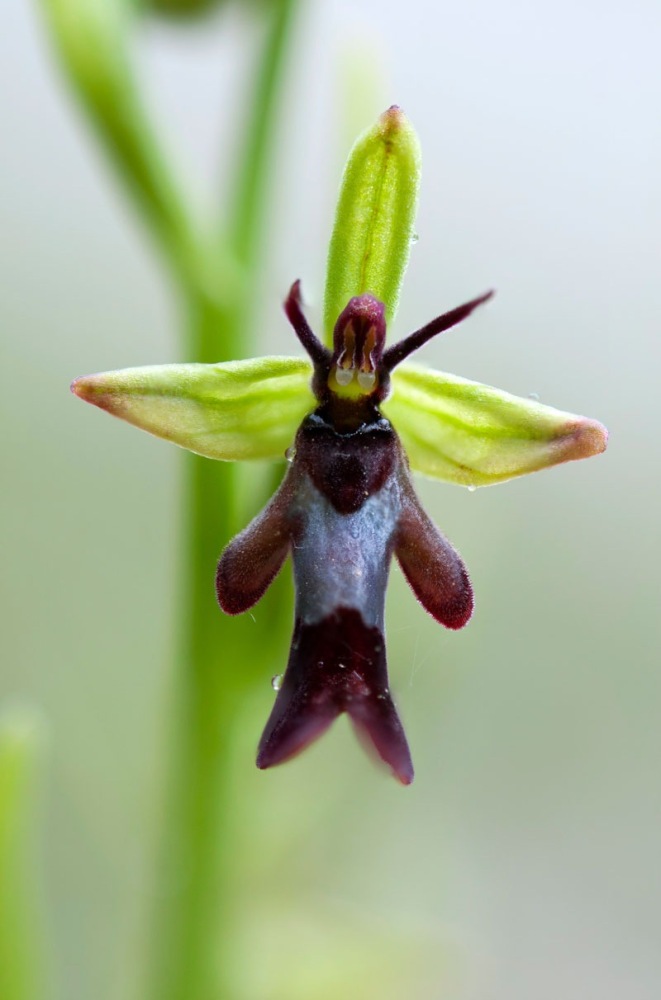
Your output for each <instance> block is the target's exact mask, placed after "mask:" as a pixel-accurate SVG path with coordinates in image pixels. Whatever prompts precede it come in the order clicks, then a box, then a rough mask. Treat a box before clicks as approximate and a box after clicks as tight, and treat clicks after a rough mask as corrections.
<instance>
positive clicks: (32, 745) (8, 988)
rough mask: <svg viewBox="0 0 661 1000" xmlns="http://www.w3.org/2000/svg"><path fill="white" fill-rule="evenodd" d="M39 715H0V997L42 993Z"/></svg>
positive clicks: (20, 998) (23, 998)
mask: <svg viewBox="0 0 661 1000" xmlns="http://www.w3.org/2000/svg"><path fill="white" fill-rule="evenodd" d="M41 736H42V732H41V720H40V718H39V717H38V716H37V715H36V714H35V713H34V712H32V711H31V710H29V709H27V708H25V709H23V708H18V707H17V708H14V709H7V710H5V711H4V712H3V714H2V716H1V717H0V996H1V997H2V1000H37V998H38V997H42V996H43V995H44V982H43V972H44V970H43V968H42V955H43V940H42V935H41V930H42V928H41V913H40V912H39V909H40V908H39V901H38V894H37V877H36V873H35V853H36V852H35V843H34V840H35V826H36V823H35V815H34V813H35V798H36V796H35V772H36V771H38V770H39V768H38V764H39V762H40V761H39V758H40V750H41Z"/></svg>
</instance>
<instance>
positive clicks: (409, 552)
mask: <svg viewBox="0 0 661 1000" xmlns="http://www.w3.org/2000/svg"><path fill="white" fill-rule="evenodd" d="M488 297H489V295H486V296H482V297H481V298H479V299H475V300H474V301H473V302H470V303H468V304H467V305H466V306H461V307H460V308H459V309H455V310H453V312H451V313H447V314H446V315H445V316H442V317H440V318H439V319H437V320H434V321H433V322H432V323H430V324H429V325H428V326H427V327H425V328H423V329H422V330H421V331H418V332H417V333H414V334H412V335H411V336H410V337H408V338H406V340H404V341H402V342H401V343H400V344H396V345H395V346H394V347H391V348H389V349H388V350H386V351H384V342H385V321H384V314H383V306H382V305H381V303H380V302H378V301H377V300H376V299H374V298H372V297H371V296H368V295H364V296H360V297H358V298H355V299H352V300H351V301H350V302H349V304H348V305H347V308H346V309H345V310H344V311H343V313H342V314H341V316H340V317H339V319H338V322H337V325H336V329H335V338H334V350H333V351H332V352H331V351H330V350H328V349H327V348H326V347H324V346H323V344H321V343H320V342H319V341H318V340H317V338H316V337H315V335H314V334H313V333H312V331H311V330H310V328H309V326H308V325H307V322H306V320H305V317H304V316H303V313H302V311H301V308H300V300H299V286H298V283H296V284H295V285H294V286H293V288H292V290H291V292H290V296H289V298H288V300H287V303H286V305H285V308H286V311H287V315H288V316H289V319H290V320H291V322H292V325H293V326H294V329H295V330H296V333H297V334H298V336H299V339H300V340H301V343H302V344H303V346H304V347H305V348H306V350H307V351H308V353H309V354H310V356H311V358H312V360H313V362H314V379H313V389H314V392H315V394H316V396H317V399H318V402H319V406H318V408H317V409H316V411H315V412H314V413H312V414H310V416H308V417H306V419H305V420H304V421H303V423H302V425H301V427H300V428H299V430H298V433H297V435H296V442H295V455H294V460H293V463H292V465H291V467H290V468H289V470H288V472H287V475H286V476H285V479H284V481H283V483H282V485H281V486H280V488H279V490H278V491H277V493H276V494H275V496H274V497H273V498H272V500H271V502H270V503H269V504H268V506H267V507H266V508H265V509H264V510H263V511H262V513H261V514H259V515H258V516H257V517H256V518H255V519H254V521H253V522H252V523H251V524H250V525H249V526H248V527H247V528H246V529H245V531H243V532H241V534H240V535H238V536H237V537H236V538H235V539H234V540H233V541H232V542H231V543H230V544H229V545H228V547H227V548H226V550H225V551H224V553H223V555H222V557H221V559H220V562H219V564H218V572H217V576H216V589H217V594H218V601H219V603H220V606H221V607H222V608H223V610H224V611H226V612H228V613H229V614H238V613H240V612H242V611H246V610H247V609H248V608H250V607H252V605H253V604H255V602H256V601H258V600H259V598H260V597H261V596H262V594H263V593H264V592H265V590H266V589H267V587H268V586H269V584H270V583H271V581H272V580H273V579H274V577H275V576H276V574H277V573H278V571H279V570H280V568H281V566H282V564H283V562H284V560H285V558H286V556H287V554H288V553H290V552H291V555H292V560H293V564H294V578H295V583H296V621H295V626H294V635H293V639H292V645H291V651H290V654H289V661H288V664H287V669H286V672H285V675H284V680H283V683H282V686H281V688H280V690H279V692H278V695H277V697H276V701H275V704H274V706H273V710H272V712H271V715H270V718H269V720H268V722H267V724H266V728H265V730H264V733H263V735H262V739H261V741H260V744H259V751H258V756H257V765H258V767H261V768H266V767H271V766H273V765H274V764H280V763H282V762H283V761H285V760H288V759H289V758H290V757H293V756H294V755H295V754H297V753H298V752H299V751H301V750H303V749H304V748H305V747H306V746H308V745H309V744H310V743H311V742H312V741H313V740H314V739H316V738H317V737H318V736H320V735H321V734H322V733H323V732H324V730H325V729H327V728H328V726H329V725H330V724H331V722H332V721H333V720H334V719H335V718H336V717H337V716H338V715H339V714H340V713H341V712H346V713H347V714H348V716H349V718H350V719H351V721H352V723H353V724H354V726H355V727H356V729H357V731H358V732H359V734H360V735H361V736H362V737H363V738H364V740H365V742H366V743H367V744H368V745H371V746H372V747H373V748H374V750H375V751H376V753H377V754H378V756H379V757H380V758H381V759H382V760H383V761H384V762H385V763H386V764H387V765H389V767H390V768H391V770H392V772H393V774H394V775H395V776H396V777H397V778H398V779H399V780H400V781H401V782H402V783H403V784H405V785H408V784H410V782H411V781H412V780H413V765H412V763H411V756H410V753H409V749H408V745H407V742H406V737H405V735H404V730H403V728H402V724H401V722H400V720H399V716H398V715H397V711H396V709H395V706H394V704H393V701H392V698H391V695H390V692H389V689H388V674H387V666H386V653H385V640H384V602H385V593H386V584H387V580H388V572H389V568H390V561H391V558H392V556H393V554H394V555H395V556H396V557H397V559H398V561H399V563H400V565H401V567H402V570H403V572H404V574H405V576H406V579H407V580H408V582H409V584H410V586H411V588H412V590H413V592H414V593H415V595H416V597H417V598H418V600H419V601H420V603H421V604H422V605H423V607H424V608H425V609H426V610H427V611H428V612H429V613H430V614H431V615H432V616H433V617H434V618H435V619H436V620H437V621H438V622H440V623H441V624H443V625H445V626H446V627H447V628H452V629H457V628H461V627H462V626H463V625H465V624H466V622H467V621H468V620H469V618H470V616H471V614H472V610H473V593H472V589H471V585H470V580H469V578H468V574H467V572H466V569H465V567H464V564H463V562H462V560H461V558H460V557H459V555H458V554H457V552H455V550H454V549H453V547H452V546H451V545H450V543H449V542H448V541H447V539H445V538H444V536H443V535H442V534H441V533H440V532H439V531H438V529H437V528H436V527H435V526H434V525H433V524H432V522H431V520H430V519H429V518H428V517H427V515H426V514H425V512H424V511H423V509H422V507H421V506H420V502H419V501H418V498H417V496H416V494H415V491H414V489H413V484H412V482H411V478H410V473H409V469H408V463H407V461H406V456H405V455H404V452H403V450H402V447H401V444H400V442H399V438H398V437H397V435H396V433H395V431H394V430H393V428H392V426H391V425H390V423H389V422H388V421H387V420H386V419H385V418H384V417H383V416H382V414H381V413H380V411H379V402H380V401H382V400H383V399H384V398H385V396H386V394H387V391H388V382H389V374H390V371H392V369H393V368H394V367H395V365H396V364H398V363H399V362H400V361H401V360H403V358H405V357H406V356H407V355H408V354H409V353H410V352H411V351H412V350H415V349H416V348H417V347H419V346H421V345H422V344H423V343H425V342H426V340H428V339H430V337H432V336H434V335H435V334H436V333H440V332H441V331H442V330H444V329H447V328H448V327H449V326H452V325H454V324H455V323H457V322H459V321H460V320H461V319H464V318H465V317H466V316H468V315H469V314H470V312H472V310H473V309H474V308H475V307H476V306H477V305H479V304H481V303H482V302H484V301H486V299H487V298H488Z"/></svg>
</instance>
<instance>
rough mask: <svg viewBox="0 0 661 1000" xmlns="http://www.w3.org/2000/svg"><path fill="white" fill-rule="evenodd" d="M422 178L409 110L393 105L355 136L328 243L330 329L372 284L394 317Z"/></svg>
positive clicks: (326, 310)
mask: <svg viewBox="0 0 661 1000" xmlns="http://www.w3.org/2000/svg"><path fill="white" fill-rule="evenodd" d="M419 183H420V147H419V144H418V138H417V136H416V134H415V131H414V129H413V127H412V126H411V124H410V123H409V121H408V120H407V118H406V116H405V114H404V112H403V111H402V110H401V109H400V108H398V107H392V108H389V109H388V111H386V112H385V113H384V114H382V115H381V117H380V118H379V119H378V121H377V123H376V125H374V126H373V127H372V128H371V129H369V130H368V131H367V132H365V133H364V135H362V136H361V137H360V138H359V139H358V140H357V142H356V144H355V145H354V147H353V149H352V150H351V153H350V154H349V159H348V161H347V165H346V167H345V170H344V176H343V178H342V186H341V188H340V197H339V201H338V205H337V210H336V214H335V224H334V227H333V235H332V236H331V241H330V246H329V249H328V264H327V270H326V294H325V299H324V330H325V335H326V338H327V341H328V342H329V343H331V342H332V333H333V327H334V326H335V321H336V320H337V317H338V316H339V315H340V313H341V312H342V310H343V309H344V307H345V306H346V304H347V302H348V301H349V299H350V298H352V297H353V296H354V295H362V294H364V293H365V292H369V293H370V294H371V295H373V296H375V298H377V299H379V300H380V301H381V302H383V304H384V305H385V308H386V321H387V322H388V323H391V322H392V320H393V319H394V317H395V313H396V311H397V304H398V302H399V293H400V288H401V284H402V279H403V277H404V272H405V270H406V266H407V264H408V260H409V255H410V252H411V243H412V241H413V238H414V228H413V227H414V223H415V213H416V208H417V203H418V187H419Z"/></svg>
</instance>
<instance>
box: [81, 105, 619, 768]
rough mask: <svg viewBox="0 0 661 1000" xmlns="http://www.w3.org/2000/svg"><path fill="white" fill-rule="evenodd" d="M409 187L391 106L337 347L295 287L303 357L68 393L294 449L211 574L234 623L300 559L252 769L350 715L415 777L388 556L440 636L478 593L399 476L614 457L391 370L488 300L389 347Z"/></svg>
mask: <svg viewBox="0 0 661 1000" xmlns="http://www.w3.org/2000/svg"><path fill="white" fill-rule="evenodd" d="M417 181H418V158H417V144H416V140H415V134H414V133H413V130H412V129H411V127H410V126H409V125H408V123H407V122H406V119H405V118H404V116H403V114H402V112H401V111H400V110H399V109H397V108H391V109H389V111H388V112H386V113H385V115H383V116H382V117H381V119H380V120H379V122H378V124H377V126H376V128H375V129H373V130H371V131H370V132H368V133H367V134H366V135H365V136H364V137H363V138H362V139H361V140H359V142H358V143H357V145H356V147H355V148H354V151H353V152H352V155H351V157H350V159H349V163H348V166H347V170H346V173H345V177H344V182H343V187H342V191H341V196H340V205H339V210H338V216H337V219H336V224H335V230H334V234H333V239H332V241H331V250H330V258H329V275H328V279H327V297H326V306H327V317H329V316H332V317H333V324H334V326H333V332H332V348H331V347H329V346H326V345H325V344H324V343H323V342H322V341H321V340H319V339H318V338H317V337H316V335H315V334H314V333H313V332H312V330H311V328H310V326H309V325H308V323H307V320H306V318H305V316H304V314H303V310H302V307H301V296H300V283H299V282H296V283H295V284H294V285H293V286H292V289H291V291H290V293H289V296H288V298H287V301H286V303H285V311H286V314H287V317H288V319H289V321H290V323H291V325H292V326H293V328H294V331H295V333H296V335H297V337H298V339H299V341H300V343H301V344H302V346H303V348H304V349H305V351H306V352H307V354H308V356H309V359H310V360H302V359H299V358H283V357H266V358H260V359H253V360H250V361H234V362H227V363H220V364H215V365H209V364H184V365H165V366H159V367H147V368H134V369H125V370H123V371H118V372H109V373H104V374H100V375H90V376H87V377H83V378H80V379H77V380H76V381H75V382H74V383H73V386H72V389H73V391H74V392H75V393H76V394H77V395H78V396H80V397H81V398H83V399H85V400H87V401H88V402H90V403H94V404H95V405H96V406H100V407H102V408H103V409H105V410H108V412H110V413H112V414H113V415H115V416H118V417H122V418H123V419H124V420H126V421H128V422H129V423H132V424H135V425H136V426H138V427H141V428H142V429H144V430H148V431H150V432H151V433H153V434H156V435H158V436H159V437H162V438H165V439H167V440H169V441H173V442H174V443H176V444H178V445H181V446H182V447H184V448H188V449H189V450H191V451H193V452H196V453H197V454H199V455H204V456H206V457H208V458H214V459H223V460H235V459H249V458H279V457H281V456H282V454H283V453H284V452H285V450H287V454H288V456H289V457H290V459H291V464H290V466H289V468H288V470H287V472H286V475H285V477H284V479H283V482H282V484H281V486H280V487H279V489H278V490H277V492H276V494H275V496H274V497H273V498H272V499H271V501H270V503H269V504H268V505H267V506H266V507H265V509H264V510H263V511H262V512H261V513H260V514H259V515H258V516H257V517H256V518H255V519H254V520H253V521H252V523H251V524H250V525H249V526H248V527H247V528H246V529H245V530H244V531H242V532H241V533H240V534H239V535H238V536H237V537H236V538H235V539H234V540H233V541H232V542H231V543H230V544H229V545H228V546H227V548H226V549H225V551H224V552H223V554H222V556H221V558H220V562H219V564H218V571H217V575H216V592H217V597H218V601H219V603H220V606H221V608H222V609H223V611H225V612H227V613H228V614H239V613H241V612H244V611H247V610H248V609H249V608H251V607H252V606H253V605H254V604H255V603H256V602H257V601H258V600H259V599H260V597H262V595H263V594H264V593H265V591H266V589H267V588H268V587H269V585H270V584H271V582H272V581H273V580H274V578H275V577H276V575H277V574H278V572H279V570H280V569H281V567H282V565H283V563H284V561H285V559H286V557H287V555H288V554H289V553H291V556H292V560H293V566H294V578H295V585H296V608H295V625H294V634H293V638H292V644H291V651H290V655H289V661H288V664H287V669H286V671H285V673H284V678H283V681H282V683H281V685H280V688H279V690H278V694H277V696H276V700H275V703H274V706H273V710H272V712H271V715H270V717H269V720H268V722H267V724H266V728H265V730H264V733H263V735H262V738H261V741H260V744H259V750H258V756H257V765H258V766H259V767H261V768H266V767H270V766H272V765H275V764H279V763H282V762H283V761H285V760H287V759H289V758H290V757H292V756H294V755H295V754H296V753H298V752H299V751H300V750H302V749H303V748H304V747H306V746H307V745H309V744H310V743H311V742H312V741H313V740H314V739H316V738H317V737H318V736H320V735H321V733H323V732H324V730H325V729H327V727H328V726H329V725H330V724H331V722H332V721H333V720H334V719H335V718H336V717H337V716H338V715H339V714H340V713H342V712H346V713H347V714H348V715H349V718H350V719H351V721H352V722H353V723H354V725H355V727H356V728H357V730H358V731H359V733H360V734H361V735H363V736H365V737H366V742H367V743H368V744H371V746H372V747H373V748H374V749H375V750H376V753H377V754H378V755H379V756H380V757H381V759H382V760H383V761H384V762H385V763H386V764H387V765H388V766H389V767H390V769H391V770H392V772H393V773H394V775H395V776H396V777H397V778H398V779H399V780H400V781H401V782H402V783H403V784H409V783H410V782H411V781H412V779H413V766H412V763H411V756H410V753H409V748H408V744H407V741H406V737H405V735H404V730H403V727H402V724H401V722H400V719H399V716H398V714H397V711H396V708H395V706H394V703H393V700H392V698H391V695H390V692H389V687H388V675H387V667H386V653H385V640H384V601H385V591H386V583H387V578H388V572H389V566H390V562H391V558H392V556H393V555H395V556H396V558H397V560H398V562H399V564H400V566H401V568H402V571H403V573H404V575H405V577H406V579H407V580H408V582H409V584H410V586H411V588H412V590H413V592H414V593H415V595H416V597H417V598H418V600H419V601H420V603H421V604H422V605H423V607H424V608H425V610H426V611H428V612H429V614H431V615H432V617H433V618H435V619H436V621H438V622H440V623H441V624H442V625H445V626H446V627H447V628H451V629H458V628H462V627H463V626H464V625H465V624H466V623H467V621H468V620H469V618H470V617H471V614H472V611H473V592H472V588H471V584H470V580H469V577H468V573H467V572H466V568H465V566H464V564H463V562H462V560H461V558H460V556H459V555H458V553H457V552H456V551H455V549H454V548H453V547H452V546H451V545H450V543H449V542H448V541H447V539H446V538H445V537H444V536H443V535H442V534H441V533H440V532H439V531H438V529H437V528H436V527H435V526H434V525H433V523H432V522H431V520H430V519H429V517H428V516H427V515H426V513H425V512H424V510H423V509H422V507H421V505H420V502H419V500H418V498H417V496H416V493H415V490H414V487H413V483H412V480H411V474H410V473H411V470H414V471H417V472H422V473H423V474H426V475H428V476H432V477H434V478H437V479H441V480H445V481H446V482H452V483H458V484H461V485H464V486H469V487H476V486H485V485H489V484H492V483H498V482H502V481H504V480H506V479H511V478H513V477H515V476H519V475H522V474H524V473H527V472H533V471H535V470H537V469H541V468H545V467H547V466H550V465H555V464H557V463H559V462H565V461H570V460H573V459H579V458H586V457H589V456H590V455H595V454H598V453H599V452H601V451H603V450H604V449H605V447H606V442H607V433H606V430H605V428H604V427H603V426H602V425H601V424H599V423H598V422H597V421H594V420H588V419H586V418H583V417H579V416H574V415H572V414H569V413H563V412H561V411H559V410H555V409H552V408H551V407H549V406H544V405H542V404H541V403H539V402H536V401H533V400H531V399H520V398H517V397H515V396H511V395H509V394H508V393H505V392H501V391H499V390H497V389H493V388H491V387H490V386H485V385H481V384H479V383H476V382H470V381H467V380H465V379H461V378H459V377H457V376H454V375H447V374H445V373H441V372H435V371H432V370H429V369H427V368H424V367H422V366H420V365H413V364H410V363H403V362H405V359H406V358H407V357H408V356H409V355H410V354H411V353H412V352H413V351H416V350H417V349H418V348H420V347H422V346H423V345H424V344H425V343H427V341H428V340H430V339H431V338H432V337H435V336H436V335H437V334H439V333H441V332H442V331H444V330H447V329H449V328H450V327H452V326H454V325H455V324H457V323H459V322H461V321H462V320H464V319H466V318H467V317H468V316H469V315H470V314H471V313H472V312H473V310H474V309H475V308H477V306H479V305H481V304H482V303H484V302H486V301H487V300H488V299H489V298H490V297H491V295H492V294H493V293H492V292H487V293H486V294H485V295H482V296H480V297H479V298H476V299H473V300H472V301H470V302H468V303H466V304H465V305H463V306H459V307H458V308H457V309H453V310H451V311H450V312H448V313H445V314H444V315H442V316H439V317H438V318H437V319H434V320H432V321H431V322H430V323H428V324H427V325H426V326H424V327H422V328H421V329H420V330H418V331H416V332H415V333H412V334H410V335H409V336H408V337H406V338H405V339H404V340H401V341H399V342H398V343H395V344H394V345H392V346H389V347H386V343H385V341H386V320H387V318H388V319H391V318H392V315H393V314H394V309H395V305H396V301H397V297H398V293H399V285H400V282H401V277H402V275H403V272H404V269H405V266H406V263H407V259H408V253H409V248H410V242H411V233H412V225H413V219H414V214H415V203H416V195H417ZM347 292H348V293H349V294H347ZM347 300H348V301H347ZM340 302H341V306H340V307H339V308H338V303H340ZM328 325H329V324H328V323H327V326H328ZM292 442H293V446H292Z"/></svg>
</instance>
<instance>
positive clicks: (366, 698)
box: [257, 608, 413, 785]
mask: <svg viewBox="0 0 661 1000" xmlns="http://www.w3.org/2000/svg"><path fill="white" fill-rule="evenodd" d="M340 712H347V713H348V715H349V717H350V718H351V721H352V722H353V723H354V724H355V725H356V727H357V728H358V729H359V730H360V731H361V733H362V734H364V735H365V736H366V737H367V739H368V740H369V741H370V742H371V744H372V745H373V746H374V748H375V749H376V752H377V753H378V755H379V756H380V757H381V759H382V760H383V761H385V763H386V764H388V765H389V766H390V768H391V769H392V771H393V773H394V774H395V776H396V777H397V778H398V779H399V780H400V781H401V782H402V783H403V784H406V785H407V784H409V783H410V782H411V781H412V780H413V765H412V763H411V756H410V753H409V748H408V744H407V742H406V736H405V735H404V730H403V728H402V724H401V722H400V720H399V716H398V715H397V711H396V709H395V706H394V704H393V702H392V699H391V697H390V693H389V691H388V675H387V670H386V652H385V642H384V638H383V634H382V633H381V631H380V629H378V628H368V627H367V626H366V625H365V623H364V622H363V620H362V617H361V615H360V612H358V611H356V610H355V609H353V608H338V609H337V610H336V611H335V612H334V613H333V614H332V615H329V616H328V617H327V618H324V619H323V620H322V621H320V622H317V623H316V624H315V625H305V624H303V623H301V621H300V620H297V621H296V626H295V629H294V636H293V640H292V646H291V652H290V654H289V662H288V664H287V671H286V673H285V676H284V680H283V684H282V687H281V689H280V691H279V692H278V696H277V698H276V701H275V704H274V706H273V710H272V712H271V715H270V717H269V720H268V722H267V724H266V728H265V730H264V733H263V735H262V738H261V741H260V744H259V751H258V754H257V765H258V767H261V768H266V767H271V766H272V765H274V764H280V763H282V762H283V761H285V760H288V759H289V758H290V757H293V756H294V755H295V754H297V753H298V752H299V751H300V750H302V749H304V748H305V747H306V746H307V745H308V744H310V743H311V742H312V741H313V740H315V739H316V738H317V737H319V736H321V734H322V733H323V732H324V731H325V730H326V729H327V728H328V726H329V725H330V724H331V722H332V721H333V719H335V718H336V717H337V716H338V715H339V714H340Z"/></svg>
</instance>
